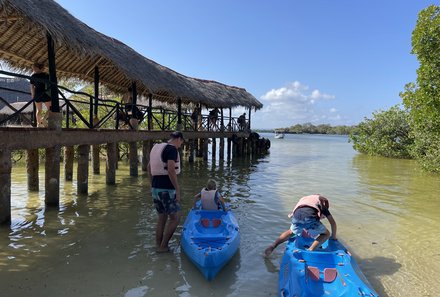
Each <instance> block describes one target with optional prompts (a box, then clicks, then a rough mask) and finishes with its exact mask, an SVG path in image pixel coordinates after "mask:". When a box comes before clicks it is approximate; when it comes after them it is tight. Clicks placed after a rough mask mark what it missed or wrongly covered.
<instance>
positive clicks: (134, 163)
mask: <svg viewBox="0 0 440 297" xmlns="http://www.w3.org/2000/svg"><path fill="white" fill-rule="evenodd" d="M128 146H129V152H128V157H129V162H130V176H138V154H137V142H130V143H129V144H128Z"/></svg>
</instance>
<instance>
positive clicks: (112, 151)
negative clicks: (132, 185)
mask: <svg viewBox="0 0 440 297" xmlns="http://www.w3.org/2000/svg"><path fill="white" fill-rule="evenodd" d="M116 163H117V158H116V143H115V142H112V143H107V161H106V168H105V182H106V184H107V185H114V184H115V183H116Z"/></svg>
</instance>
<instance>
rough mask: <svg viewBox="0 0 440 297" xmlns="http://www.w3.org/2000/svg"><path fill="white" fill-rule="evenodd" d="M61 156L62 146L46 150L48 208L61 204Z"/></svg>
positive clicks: (46, 201)
mask: <svg viewBox="0 0 440 297" xmlns="http://www.w3.org/2000/svg"><path fill="white" fill-rule="evenodd" d="M60 156H61V148H60V146H55V147H50V148H46V161H45V203H46V205H47V206H58V205H59V204H60Z"/></svg>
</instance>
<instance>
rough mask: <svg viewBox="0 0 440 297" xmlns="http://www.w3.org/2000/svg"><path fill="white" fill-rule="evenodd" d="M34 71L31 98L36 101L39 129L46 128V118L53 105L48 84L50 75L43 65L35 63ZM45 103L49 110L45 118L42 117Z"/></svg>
mask: <svg viewBox="0 0 440 297" xmlns="http://www.w3.org/2000/svg"><path fill="white" fill-rule="evenodd" d="M32 70H33V74H32V75H31V78H30V84H31V97H32V99H33V100H34V102H35V107H36V109H37V111H36V112H35V119H36V120H37V127H45V126H47V123H46V118H47V116H48V112H49V111H50V107H51V105H52V99H51V98H50V96H49V95H48V93H49V92H50V85H49V83H48V82H49V75H48V74H47V73H45V72H44V64H43V63H38V62H37V63H34V65H32ZM43 103H44V105H46V108H47V112H46V116H45V117H44V118H43V117H42V112H43Z"/></svg>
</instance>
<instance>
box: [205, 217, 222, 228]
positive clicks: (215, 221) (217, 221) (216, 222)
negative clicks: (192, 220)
mask: <svg viewBox="0 0 440 297" xmlns="http://www.w3.org/2000/svg"><path fill="white" fill-rule="evenodd" d="M221 223H222V219H217V218H213V219H212V224H211V220H210V219H208V218H202V219H200V225H202V226H203V227H205V228H209V227H213V228H217V227H218V226H220V225H221Z"/></svg>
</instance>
